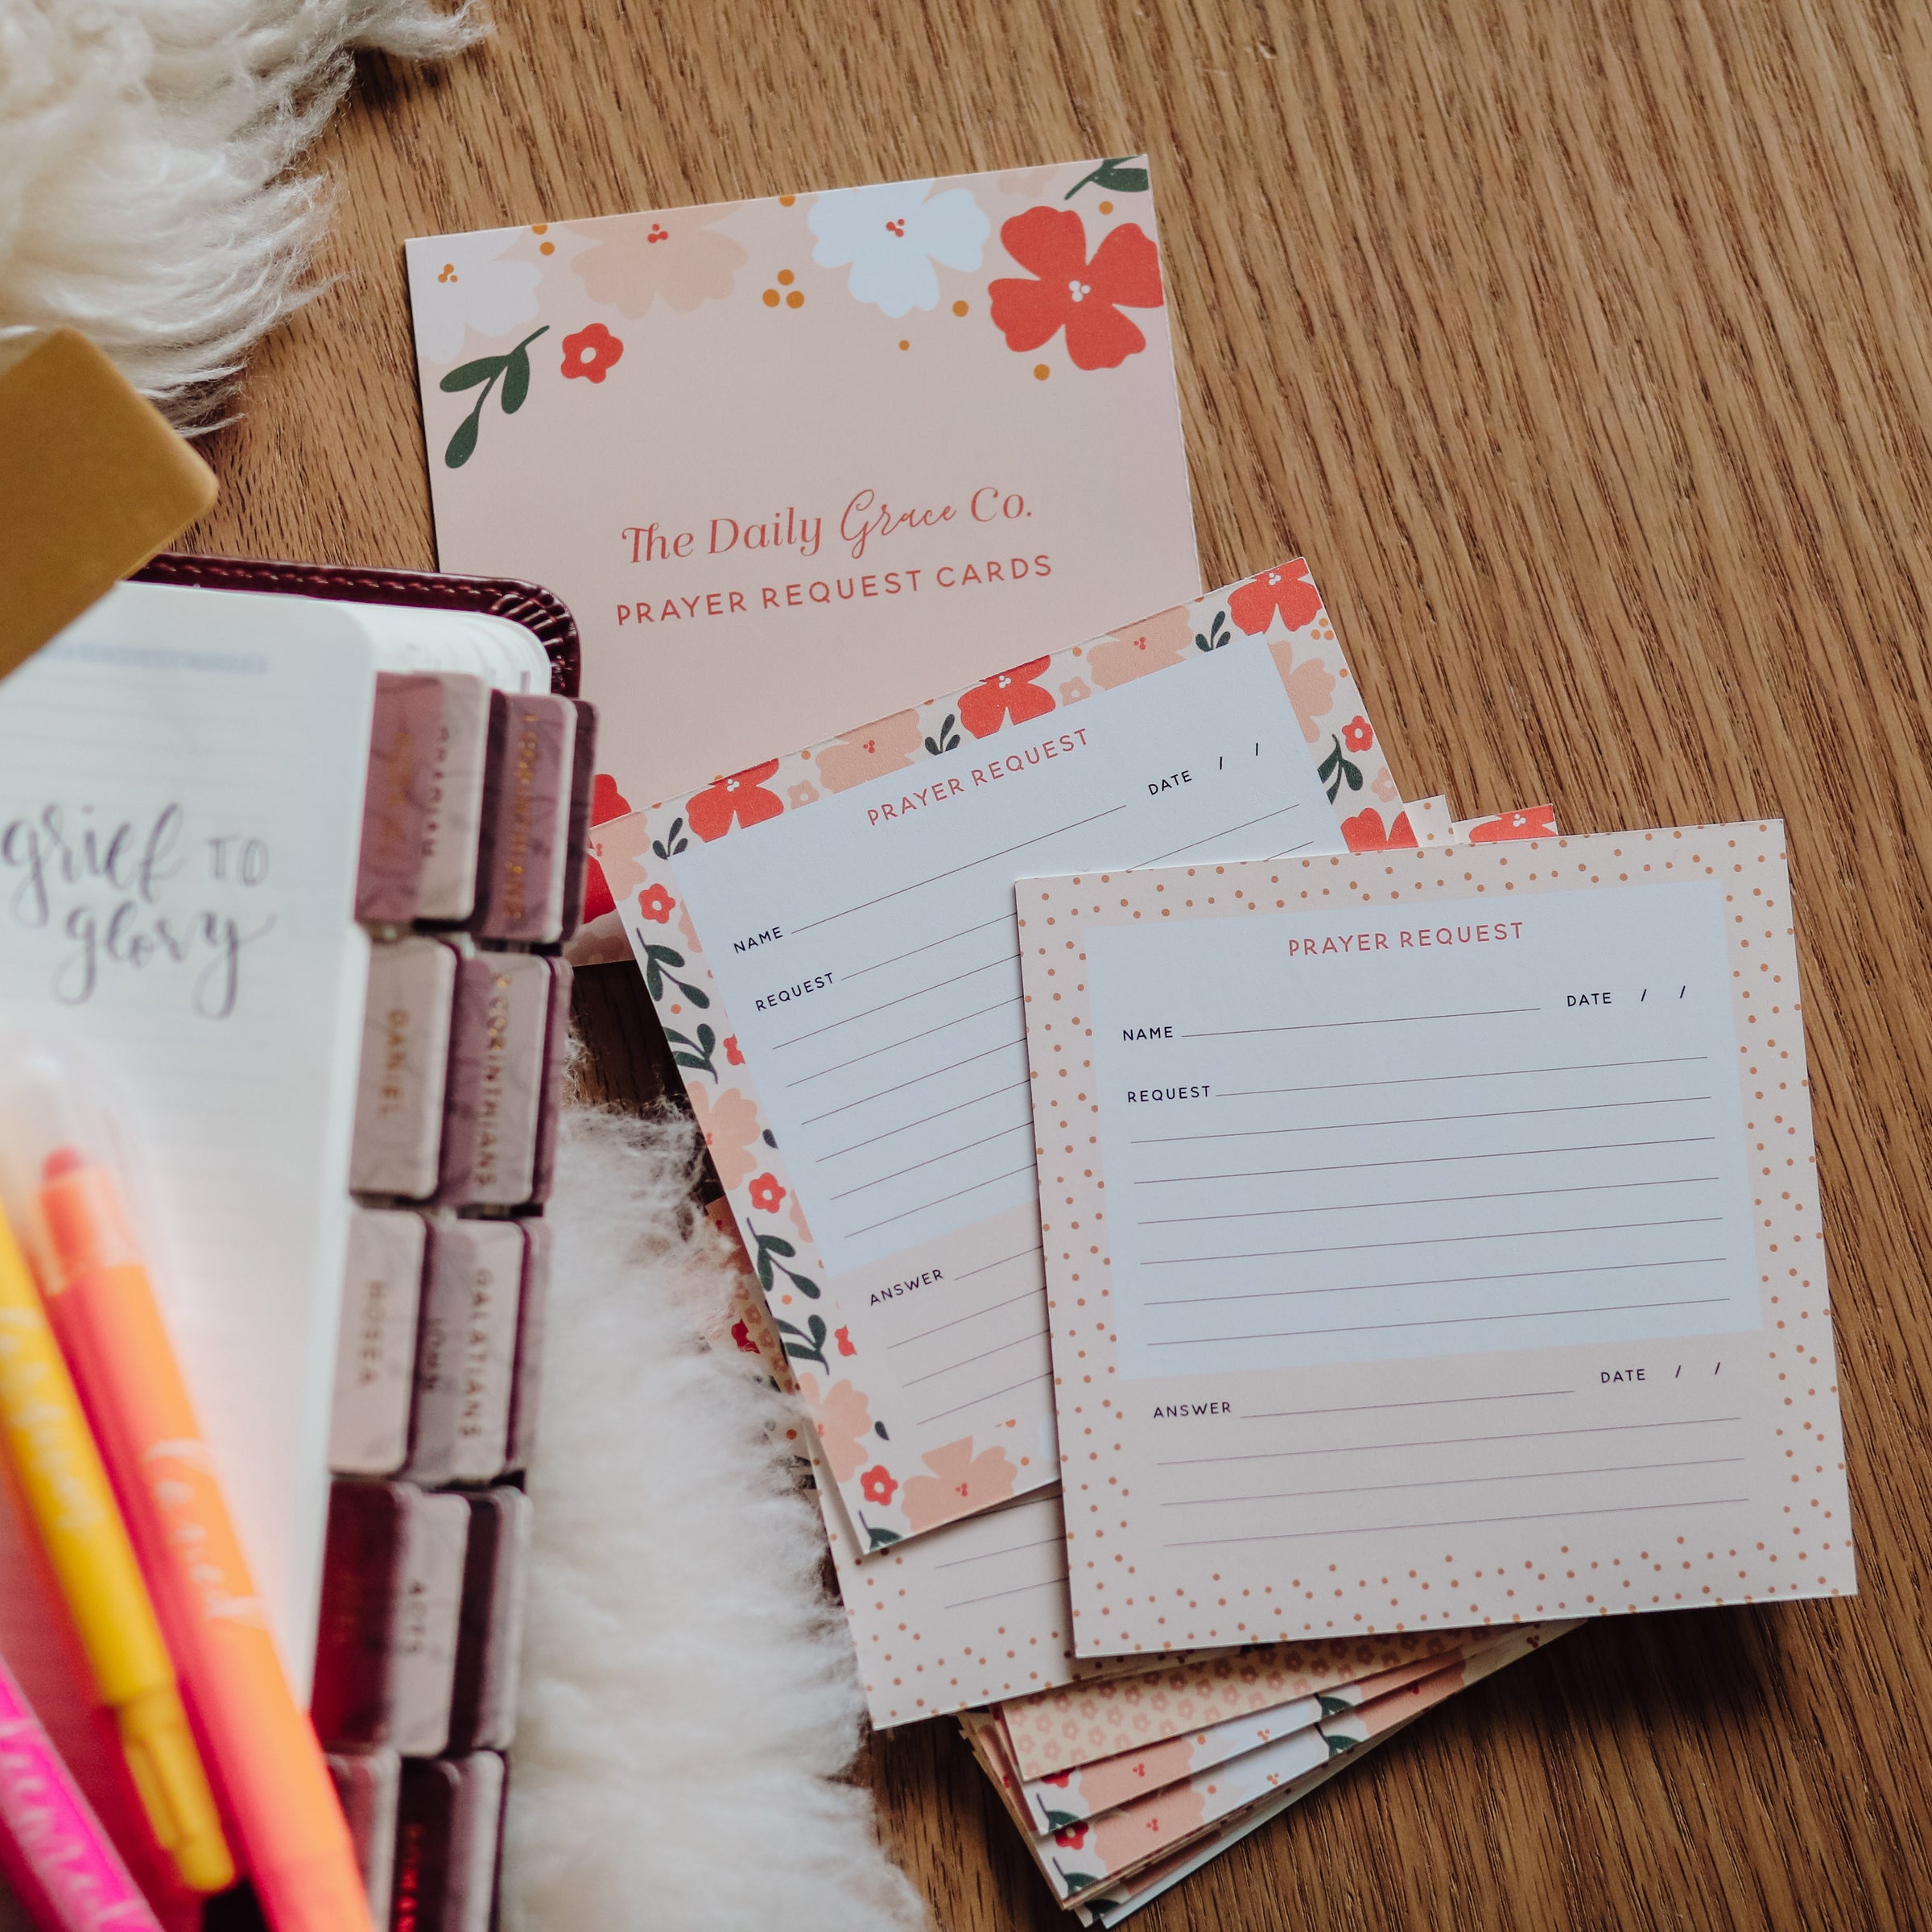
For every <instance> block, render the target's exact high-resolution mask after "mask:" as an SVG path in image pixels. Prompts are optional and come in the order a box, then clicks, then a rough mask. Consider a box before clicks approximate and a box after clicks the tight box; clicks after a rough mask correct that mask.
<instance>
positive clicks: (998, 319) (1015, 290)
mask: <svg viewBox="0 0 1932 1932" xmlns="http://www.w3.org/2000/svg"><path fill="white" fill-rule="evenodd" d="M1000 240H1001V242H1002V243H1003V244H1004V245H1005V250H1006V252H1007V254H1009V255H1011V256H1012V257H1013V260H1014V261H1016V262H1018V263H1019V265H1020V266H1021V267H1022V268H1025V269H1030V270H1032V271H1033V273H1034V275H1037V276H1038V277H1039V279H1038V281H1037V282H1026V281H1022V280H1021V279H1018V277H1017V276H1009V277H1006V278H1005V279H1002V280H1001V281H997V282H995V283H993V284H992V285H991V286H990V287H989V288H988V289H987V291H986V292H987V294H988V295H989V297H990V298H991V299H992V303H993V327H994V328H997V329H998V330H999V331H1000V332H1001V334H1002V335H1003V336H1005V338H1006V346H1007V347H1008V348H1009V349H1013V350H1015V351H1017V352H1018V353H1021V354H1025V353H1026V352H1027V351H1029V350H1030V349H1038V348H1041V347H1042V346H1043V345H1045V344H1047V343H1048V342H1050V341H1052V340H1053V338H1054V337H1055V336H1056V335H1058V334H1059V332H1060V331H1061V330H1062V329H1063V328H1064V329H1065V330H1066V332H1067V354H1068V356H1069V357H1071V358H1072V361H1073V365H1074V367H1075V369H1117V368H1119V366H1120V365H1121V363H1123V362H1125V361H1126V360H1127V358H1128V357H1129V356H1132V355H1137V354H1138V353H1140V352H1141V350H1142V349H1145V348H1146V346H1147V338H1146V336H1144V335H1142V334H1141V332H1140V329H1139V328H1138V327H1137V325H1136V324H1133V322H1130V321H1129V320H1128V319H1127V317H1126V316H1124V315H1122V314H1121V310H1120V308H1119V307H1117V306H1116V304H1121V305H1122V306H1125V307H1126V308H1159V307H1160V306H1161V258H1160V254H1159V251H1158V250H1156V248H1155V247H1154V242H1153V241H1152V239H1151V238H1150V237H1148V236H1147V235H1145V234H1143V233H1141V230H1140V229H1138V228H1137V227H1135V226H1134V225H1133V223H1132V222H1131V221H1128V222H1123V223H1122V224H1121V226H1120V227H1118V228H1117V229H1112V230H1111V231H1110V232H1109V233H1108V235H1107V236H1106V237H1105V238H1104V240H1103V241H1102V242H1101V243H1100V246H1099V247H1098V248H1096V250H1094V251H1093V259H1092V261H1091V262H1090V261H1088V258H1087V230H1086V228H1085V226H1084V225H1083V223H1082V222H1081V221H1080V217H1079V216H1078V215H1076V214H1075V213H1074V212H1073V210H1072V209H1071V208H1028V209H1027V211H1026V213H1025V214H1023V215H1015V216H1014V217H1013V219H1012V220H1011V221H1009V222H1008V223H1007V224H1006V225H1005V227H1003V228H1002V229H1001V230H1000Z"/></svg>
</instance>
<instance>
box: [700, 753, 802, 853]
mask: <svg viewBox="0 0 1932 1932" xmlns="http://www.w3.org/2000/svg"><path fill="white" fill-rule="evenodd" d="M776 770H778V760H777V759H776V758H770V759H768V760H767V761H766V762H765V763H764V764H762V765H753V766H752V767H751V768H750V769H749V770H748V771H734V772H733V774H731V776H730V777H729V778H720V779H719V780H718V781H717V782H716V784H713V785H707V786H705V787H704V790H703V791H700V793H699V794H698V795H697V796H696V798H694V799H692V800H691V803H690V804H689V805H688V806H687V807H685V809H686V811H687V812H688V813H689V814H690V815H691V830H692V831H693V832H696V834H697V835H698V836H699V837H700V838H701V839H703V840H705V841H706V842H707V843H708V842H709V841H710V840H712V839H721V838H723V837H724V836H725V833H726V832H729V831H730V830H731V828H732V824H733V821H734V820H735V821H736V822H737V824H740V825H762V824H763V823H764V822H765V820H766V819H775V818H776V817H777V816H778V814H779V813H780V812H782V811H783V810H784V809H785V807H784V803H783V802H782V800H781V799H779V797H778V794H777V793H776V792H771V791H766V790H765V788H764V785H765V780H766V779H767V778H770V776H771V774H773V773H774V771H776Z"/></svg>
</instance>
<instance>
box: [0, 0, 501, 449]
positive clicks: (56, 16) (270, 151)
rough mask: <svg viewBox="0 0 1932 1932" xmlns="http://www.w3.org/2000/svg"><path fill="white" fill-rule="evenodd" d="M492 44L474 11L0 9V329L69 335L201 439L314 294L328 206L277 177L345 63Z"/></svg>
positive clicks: (34, 3)
mask: <svg viewBox="0 0 1932 1932" xmlns="http://www.w3.org/2000/svg"><path fill="white" fill-rule="evenodd" d="M482 31H484V29H483V25H482V23H481V19H480V17H479V16H478V15H477V14H476V13H475V12H474V10H473V4H472V3H471V0H464V3H463V4H461V5H460V6H457V8H456V10H454V11H453V12H449V11H442V10H439V8H438V7H437V6H436V5H435V4H433V3H432V0H0V331H3V330H7V329H13V328H52V327H56V326H58V325H59V324H63V323H65V324H70V325H71V326H72V327H73V328H78V329H80V330H81V332H83V333H84V334H85V335H89V336H92V337H93V339H94V341H97V342H98V343H99V344H100V345H101V347H102V348H104V349H106V351H107V352H108V353H109V355H111V356H112V357H114V360H115V361H117V362H118V363H119V365H121V367H122V369H124V370H125V371H126V374H128V376H129V377H130V379H131V380H132V381H133V382H134V385H135V386H136V387H137V388H138V389H140V390H142V392H143V393H144V394H147V395H148V396H150V397H151V398H153V399H154V400H155V402H157V403H159V404H160V405H161V407H163V409H164V410H165V411H167V413H168V414H169V415H171V416H172V417H173V418H174V419H175V421H176V422H177V423H180V424H181V425H183V426H184V427H192V426H193V425H195V424H196V423H205V422H206V420H207V419H208V416H209V415H210V414H211V413H212V411H213V409H214V407H216V405H217V403H218V402H219V400H220V397H221V392H222V389H223V386H224V385H225V383H226V382H228V380H229V378H232V377H233V375H234V374H235V373H236V371H237V369H239V368H240V367H241V364H242V357H243V356H244V355H245V354H246V352H247V350H248V349H250V347H251V346H252V345H253V344H254V342H255V341H257V339H258V337H260V336H262V334H264V333H265V332H266V331H267V330H268V329H270V328H273V327H274V326H275V324H276V323H277V322H279V321H280V320H282V318H283V316H286V315H287V313H288V312H290V311H291V309H293V308H296V307H298V306H299V304H300V303H302V302H303V301H304V300H305V299H307V296H308V294H309V293H311V292H312V290H308V289H305V288H304V287H303V281H302V278H303V270H305V269H306V268H307V266H308V262H309V259H310V258H311V256H312V254H313V253H314V250H315V247H316V243H317V242H319V241H320V238H321V235H322V231H323V229H324V226H325V225H326V224H327V221H328V195H327V193H326V192H325V191H324V186H323V184H321V183H320V182H319V181H316V180H291V179H289V178H288V175H287V171H288V169H289V168H290V167H291V165H292V164H293V163H294V162H295V159H296V157H297V156H298V155H299V154H300V153H301V152H302V151H303V148H305V147H307V146H308V143H309V142H311V141H312V140H313V139H314V138H315V137H316V134H318V133H320V131H321V128H322V124H323V123H324V122H325V121H326V120H327V119H328V116H329V114H330V113H331V112H332V110H333V109H334V107H335V105H336V102H337V101H339V100H340V99H341V97H342V93H343V90H344V89H345V88H346V87H347V86H348V85H349V78H350V73H351V60H350V55H349V50H350V49H351V48H353V47H373V48H379V49H381V50H382V52H386V53H392V54H399V55H406V56H419V57H421V56H436V55H445V54H450V53H453V52H456V51H457V50H458V49H459V48H460V47H466V46H468V45H469V43H470V42H471V41H473V40H474V39H476V38H477V35H479V34H480V33H481V32H482Z"/></svg>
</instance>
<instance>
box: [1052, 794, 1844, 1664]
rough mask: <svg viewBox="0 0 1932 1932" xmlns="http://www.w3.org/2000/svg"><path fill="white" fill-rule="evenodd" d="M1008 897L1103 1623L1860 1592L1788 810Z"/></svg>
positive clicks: (1083, 1542) (1071, 1532)
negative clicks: (1761, 820)
mask: <svg viewBox="0 0 1932 1932" xmlns="http://www.w3.org/2000/svg"><path fill="white" fill-rule="evenodd" d="M1018 907H1019V924H1020V931H1021V950H1022V974H1023V978H1024V982H1025V986H1026V1000H1027V1005H1026V1013H1027V1026H1028V1044H1029V1049H1030V1061H1031V1067H1032V1077H1033V1083H1034V1084H1033V1105H1034V1119H1035V1141H1036V1145H1037V1146H1038V1148H1039V1150H1040V1172H1039V1183H1040V1195H1041V1199H1042V1212H1043V1219H1042V1236H1043V1241H1044V1247H1045V1261H1046V1268H1047V1282H1048V1306H1049V1315H1050V1321H1051V1330H1052V1341H1053V1354H1054V1362H1055V1385H1056V1397H1057V1402H1058V1411H1059V1440H1060V1443H1061V1445H1062V1472H1063V1488H1064V1509H1065V1515H1066V1524H1067V1558H1068V1572H1069V1578H1070V1587H1071V1591H1072V1596H1073V1604H1074V1616H1075V1650H1076V1652H1077V1653H1079V1654H1080V1655H1082V1656H1089V1655H1091V1656H1116V1655H1118V1654H1120V1653H1122V1652H1125V1651H1130V1650H1132V1649H1133V1648H1134V1647H1135V1646H1137V1645H1145V1646H1146V1647H1147V1648H1148V1649H1160V1650H1167V1649H1173V1648H1174V1646H1175V1645H1177V1644H1186V1645H1212V1644H1216V1643H1226V1642H1228V1641H1236V1640H1237V1639H1238V1638H1240V1637H1253V1636H1258V1637H1271V1638H1276V1639H1284V1640H1285V1639H1293V1638H1297V1637H1319V1636H1321V1635H1323V1634H1326V1633H1332V1632H1340V1631H1357V1632H1359V1631H1381V1632H1389V1633H1405V1632H1407V1633H1414V1632H1426V1631H1429V1630H1434V1629H1440V1628H1442V1627H1443V1626H1444V1625H1458V1624H1479V1623H1480V1624H1492V1623H1513V1622H1519V1621H1529V1620H1534V1619H1539V1618H1550V1617H1556V1616H1595V1615H1608V1614H1611V1613H1612V1612H1626V1611H1637V1610H1651V1609H1669V1608H1678V1607H1681V1606H1684V1605H1695V1604H1720V1603H1736V1602H1755V1601H1761V1600H1765V1599H1766V1598H1783V1597H1790V1596H1821V1595H1836V1594H1846V1593H1849V1592H1850V1591H1852V1590H1853V1589H1854V1588H1855V1587H1856V1579H1855V1571H1854V1563H1853V1552H1852V1525H1851V1521H1850V1514H1849V1509H1848V1505H1847V1494H1846V1484H1845V1476H1844V1464H1843V1449H1842V1443H1841V1439H1840V1431H1839V1406H1838V1394H1837V1386H1836V1371H1835V1365H1834V1361H1833V1355H1832V1345H1831V1311H1830V1304H1829V1300H1828V1297H1827V1289H1826V1278H1825V1257H1824V1253H1823V1245H1822V1241H1821V1233H1820V1228H1819V1224H1818V1191H1817V1182H1816V1170H1815V1155H1814V1151H1813V1147H1812V1141H1811V1127H1810V1107H1809V1102H1808V1098H1807V1082H1806V1075H1805V1047H1804V1030H1803V1024H1802V1007H1801V1001H1800V999H1799V995H1798V964H1797V956H1796V953H1795V951H1794V945H1793V940H1792V923H1791V922H1792V910H1791V902H1790V882H1789V880H1788V877H1787V875H1786V870H1785V852H1784V834H1783V828H1782V827H1781V826H1780V825H1777V824H1748V825H1729V826H1715V827H1705V828H1692V829H1679V830H1662V831H1653V832H1628V833H1617V834H1611V835H1607V836H1601V837H1593V838H1580V839H1563V838H1538V839H1531V840H1527V841H1521V840H1513V841H1510V842H1505V843H1501V844H1496V843H1490V844H1475V843H1471V844H1467V845H1463V846H1433V847H1430V846H1425V847H1419V848H1417V849H1415V850H1413V851H1407V852H1396V851H1393V850H1388V851H1384V852H1379V853H1374V854H1368V853H1355V854H1351V855H1348V856H1344V857H1295V858H1292V859H1288V860H1284V861H1281V862H1280V863H1270V864H1267V865H1252V864H1250V865H1193V866H1186V867H1181V868H1178V869H1176V868H1165V869H1153V870H1146V871H1138V872H1130V873H1108V872H1104V871H1102V872H1094V873H1087V874H1084V875H1082V876H1080V877H1055V878H1036V879H1030V880H1026V881H1022V882H1021V883H1020V885H1019V886H1018Z"/></svg>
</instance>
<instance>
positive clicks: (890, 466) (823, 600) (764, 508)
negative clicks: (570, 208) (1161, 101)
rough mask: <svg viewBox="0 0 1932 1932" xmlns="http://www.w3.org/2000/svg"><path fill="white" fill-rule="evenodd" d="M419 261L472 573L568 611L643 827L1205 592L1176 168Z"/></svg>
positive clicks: (445, 242)
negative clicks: (815, 750)
mask: <svg viewBox="0 0 1932 1932" xmlns="http://www.w3.org/2000/svg"><path fill="white" fill-rule="evenodd" d="M407 254H408V267H409V286H410V296H411V305H412V308H413V311H414V315H415V338H416V353H417V362H418V368H419V376H420V380H421V385H422V394H423V422H424V427H425V431H426V434H427V441H428V455H429V467H430V476H431V492H432V495H433V497H434V500H435V506H436V538H437V546H438V550H439V553H440V559H441V563H442V566H443V568H444V569H445V570H456V571H473V572H484V573H488V574H494V575H502V574H506V573H507V574H510V575H513V576H524V577H530V578H534V579H535V580H536V581H538V582H539V583H542V584H547V585H549V586H550V587H551V588H552V589H554V590H555V591H556V592H558V593H559V595H560V596H562V597H563V598H564V601H566V602H567V603H568V604H569V605H570V606H571V609H572V612H573V613H575V615H576V620H577V622H578V624H579V625H580V627H581V629H582V631H583V635H584V696H585V697H587V698H590V699H592V700H595V701H596V702H597V704H598V706H599V707H600V709H601V719H602V724H601V731H600V734H599V741H598V752H599V758H600V763H601V767H602V770H604V772H605V774H606V775H607V776H608V777H609V778H610V779H612V780H613V782H614V788H615V790H616V791H617V792H618V793H621V795H624V796H625V797H628V798H629V799H631V800H633V801H634V802H635V803H643V802H645V801H646V800H649V799H663V798H668V797H670V796H671V795H673V794H675V793H679V792H686V791H695V790H696V788H697V787H698V786H700V785H702V784H704V782H706V781H707V780H708V779H710V778H715V777H716V776H717V774H719V773H720V772H727V771H735V770H738V769H739V768H741V766H747V765H749V764H751V763H752V762H753V761H754V760H756V759H758V758H762V757H764V756H766V754H767V753H769V752H770V749H771V748H772V747H773V746H774V745H809V744H813V743H815V742H817V741H819V740H820V739H822V738H825V737H830V736H831V735H832V733H834V732H836V731H840V730H843V729H844V728H845V727H846V726H847V725H850V724H851V722H852V720H853V719H854V718H858V717H865V716H876V715H877V714H878V713H880V712H885V711H892V710H894V709H897V708H900V707H902V706H906V705H910V704H917V703H918V702H919V700H921V699H922V698H924V697H927V696H930V695H931V693H932V692H934V691H952V690H956V689H958V688H959V687H961V686H963V685H965V684H968V683H971V682H972V680H973V679H976V678H981V677H984V676H985V675H986V674H987V673H988V672H989V671H991V670H993V668H994V667H996V666H997V665H999V664H1004V663H1012V662H1013V660H1015V659H1016V658H1025V657H1028V656H1030V655H1034V654H1038V653H1041V652H1044V651H1047V650H1052V649H1054V648H1055V647H1056V646H1059V645H1061V644H1063V642H1065V641H1066V640H1067V638H1084V637H1092V636H1093V635H1094V634H1096V632H1099V631H1100V630H1105V629H1106V628H1107V627H1108V626H1109V625H1117V624H1125V623H1127V622H1129V621H1131V620H1132V619H1133V617H1135V616H1136V615H1137V614H1138V613H1141V612H1142V611H1147V610H1154V609H1161V608H1162V607H1163V606H1165V605H1169V604H1171V603H1172V602H1173V601H1174V598H1175V597H1185V596H1189V595H1191V594H1192V593H1193V592H1194V591H1195V588H1196V587H1197V586H1198V585H1199V582H1200V574H1199V564H1198V561H1197V559H1196V556H1195V543H1194V519H1193V513H1192V510H1191V504H1190V501H1189V497H1188V489H1187V458H1186V453H1185V451H1184V450H1183V446H1182V441H1181V426H1180V414H1179V404H1178V402H1177V398H1176V395H1175V390H1174V363H1173V349H1172V345H1171V343H1170V338H1169V333H1168V324H1167V310H1166V287H1165V285H1164V283H1163V279H1162V271H1161V261H1160V252H1159V248H1158V242H1157V238H1156V233H1155V228H1154V196H1153V193H1152V192H1151V190H1150V186H1149V183H1148V174H1147V167H1146V163H1145V161H1144V160H1139V159H1108V160H1092V161H1076V162H1069V163H1066V164H1065V165H1063V166H1059V167H1036V168H1030V169H1025V170H1022V171H1016V172H1009V173H1005V174H985V175H964V176H961V177H958V178H956V179H952V180H921V181H906V182H895V183H890V184H884V185H881V186H877V187H872V188H846V189H838V190H834V191H832V192H827V193H822V194H799V195H780V196H777V197H775V198H774V199H770V200H759V201H741V202H730V203H722V204H718V205H716V206H713V207H708V208H667V209H662V210H658V211H657V212H654V213H640V214H634V215H618V216H613V217H605V218H601V219H598V220H594V221H561V222H559V221H552V222H548V223H537V224H535V225H531V226H529V227H525V228H506V229H490V230H488V231H485V232H483V233H474V234H465V235H444V236H437V237H431V238H428V239H424V240H418V241H414V242H410V243H409V245H408V250H407ZM994 639H997V642H989V640H994Z"/></svg>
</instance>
